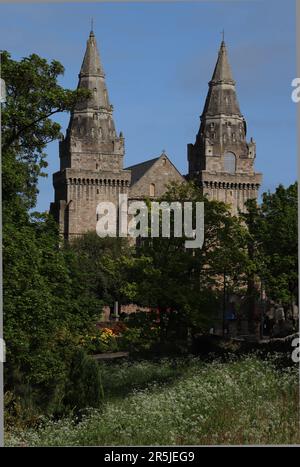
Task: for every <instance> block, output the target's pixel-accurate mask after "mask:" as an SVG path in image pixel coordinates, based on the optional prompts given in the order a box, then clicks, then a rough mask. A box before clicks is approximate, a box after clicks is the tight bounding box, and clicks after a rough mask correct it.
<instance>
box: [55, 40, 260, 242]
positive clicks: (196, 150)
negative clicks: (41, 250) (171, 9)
mask: <svg viewBox="0 0 300 467" xmlns="http://www.w3.org/2000/svg"><path fill="white" fill-rule="evenodd" d="M78 88H83V89H88V90H89V91H90V96H89V98H87V99H85V100H83V101H81V102H80V103H78V104H77V105H76V107H75V109H74V110H73V112H72V113H71V117H70V122H69V126H68V129H67V132H66V136H65V138H64V139H63V140H62V141H60V145H59V157H60V170H59V171H58V172H56V173H55V174H54V175H53V185H54V191H55V199H54V202H53V203H51V207H50V212H51V213H52V214H53V215H54V217H55V219H56V220H57V222H58V224H59V229H60V232H61V234H62V235H63V237H64V238H65V239H72V238H74V237H78V236H80V235H83V234H85V233H86V232H89V231H95V228H96V221H97V219H96V207H97V205H98V203H99V202H101V201H112V202H114V203H116V204H117V203H118V199H119V194H127V195H128V199H129V200H139V199H144V198H149V199H156V198H159V197H160V196H161V195H163V193H164V192H165V190H166V186H167V185H168V184H169V183H170V182H172V181H175V182H179V183H184V182H185V180H194V181H195V182H197V183H198V185H199V186H200V187H201V190H202V192H203V194H205V195H207V196H208V198H209V199H215V200H219V201H223V202H225V203H227V204H228V205H230V208H231V212H232V214H234V215H236V214H238V212H239V211H244V209H245V202H246V201H247V200H248V199H253V198H255V199H257V196H258V190H259V187H260V184H261V179H262V176H261V174H259V173H255V171H254V160H255V156H256V146H255V142H254V141H253V139H252V138H251V139H250V141H249V142H247V139H246V134H247V125H246V121H245V119H244V117H243V115H242V114H241V111H240V107H239V103H238V99H237V95H236V89H235V81H234V80H233V77H232V72H231V68H230V64H229V61H228V55H227V49H226V45H225V42H224V40H223V41H222V43H221V47H220V50H219V54H218V59H217V63H216V67H215V70H214V73H213V76H212V79H211V81H210V83H209V90H208V95H207V98H206V102H205V105H204V110H203V113H202V115H201V122H200V128H199V132H198V134H197V136H196V141H195V143H194V144H188V147H187V157H188V174H187V175H181V174H180V172H179V171H178V170H177V169H176V167H175V166H174V165H173V164H172V162H171V160H170V159H169V157H168V156H167V154H165V153H164V152H163V153H162V154H161V155H160V156H158V157H156V158H153V159H150V160H146V161H144V162H141V163H139V164H136V165H133V166H130V167H127V168H124V153H125V144H124V143H125V140H124V136H123V134H122V133H119V134H118V133H117V132H116V128H115V124H114V120H113V106H112V105H111V104H110V101H109V96H108V92H107V88H106V83H105V74H104V71H103V66H102V63H101V60H100V55H99V51H98V48H97V43H96V38H95V35H94V32H93V31H91V33H90V35H89V38H88V41H87V47H86V52H85V55H84V59H83V62H82V66H81V70H80V73H79V83H78Z"/></svg>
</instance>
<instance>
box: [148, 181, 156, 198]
mask: <svg viewBox="0 0 300 467" xmlns="http://www.w3.org/2000/svg"><path fill="white" fill-rule="evenodd" d="M149 194H150V196H155V184H154V183H150V187H149Z"/></svg>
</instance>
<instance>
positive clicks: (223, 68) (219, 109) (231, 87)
mask: <svg viewBox="0 0 300 467" xmlns="http://www.w3.org/2000/svg"><path fill="white" fill-rule="evenodd" d="M221 114H223V115H238V116H240V117H241V116H242V115H241V111H240V106H239V103H238V99H237V95H236V90H235V81H234V79H233V77H232V72H231V67H230V64H229V60H228V54H227V49H226V45H225V42H224V41H222V43H221V47H220V50H219V54H218V60H217V64H216V66H215V69H214V73H213V76H212V79H211V81H210V82H209V91H208V95H207V98H206V102H205V106H204V110H203V114H202V119H203V118H205V117H208V116H217V115H221Z"/></svg>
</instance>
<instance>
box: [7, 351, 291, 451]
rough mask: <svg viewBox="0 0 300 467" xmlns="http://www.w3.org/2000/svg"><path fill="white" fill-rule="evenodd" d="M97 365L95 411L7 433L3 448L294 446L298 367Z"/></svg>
mask: <svg viewBox="0 0 300 467" xmlns="http://www.w3.org/2000/svg"><path fill="white" fill-rule="evenodd" d="M101 365H102V366H101V369H102V379H103V385H104V390H105V394H106V397H105V402H104V404H103V408H102V409H101V410H95V409H93V410H89V411H88V412H86V413H85V415H84V417H83V418H82V419H81V420H78V419H77V420H76V419H75V420H74V419H72V418H64V419H61V420H58V421H55V420H51V419H50V420H49V419H45V420H43V421H42V422H41V424H40V426H39V427H37V428H34V429H33V428H31V429H26V430H25V431H10V432H9V433H7V437H6V445H8V446H16V445H17V446H80V445H84V446H90V445H97V446H100V445H169V444H170V445H176V444H179V445H181V444H189V445H207V444H210V445H211V444H212V445H215V444H235V445H240V444H296V443H300V436H299V416H298V415H299V411H298V402H299V395H298V368H297V367H290V368H284V369H282V368H281V369H280V368H279V367H278V366H275V364H274V363H273V360H272V359H270V360H269V361H262V360H260V359H258V358H257V357H256V356H250V357H245V358H243V359H241V360H232V361H228V362H226V363H221V362H219V361H214V362H211V363H204V362H202V361H201V360H199V359H198V358H192V357H191V358H187V359H179V360H171V359H165V360H163V361H160V362H159V363H154V362H146V361H141V362H134V363H130V362H124V363H118V364H107V363H106V364H101Z"/></svg>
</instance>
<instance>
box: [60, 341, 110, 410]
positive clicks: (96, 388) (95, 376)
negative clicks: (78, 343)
mask: <svg viewBox="0 0 300 467" xmlns="http://www.w3.org/2000/svg"><path fill="white" fill-rule="evenodd" d="M103 397H104V394H103V386H102V381H101V373H100V368H99V365H98V364H97V362H96V361H95V360H93V359H92V358H91V357H89V356H88V355H87V354H86V353H85V352H84V351H83V350H79V351H77V352H76V353H75V355H74V357H73V361H72V364H71V370H70V377H69V382H68V384H67V391H66V398H65V404H66V406H67V407H69V408H70V409H73V410H75V412H78V411H80V410H82V409H87V408H99V407H101V405H102V401H103Z"/></svg>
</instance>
